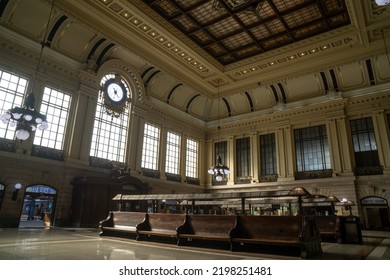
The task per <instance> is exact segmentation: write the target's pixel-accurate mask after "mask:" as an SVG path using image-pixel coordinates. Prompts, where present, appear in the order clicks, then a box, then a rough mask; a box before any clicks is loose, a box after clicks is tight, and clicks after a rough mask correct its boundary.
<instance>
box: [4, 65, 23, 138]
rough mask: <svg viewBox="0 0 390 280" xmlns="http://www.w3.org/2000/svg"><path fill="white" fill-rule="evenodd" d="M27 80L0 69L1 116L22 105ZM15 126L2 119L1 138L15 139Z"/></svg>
mask: <svg viewBox="0 0 390 280" xmlns="http://www.w3.org/2000/svg"><path fill="white" fill-rule="evenodd" d="M26 88H27V80H26V79H24V78H22V77H20V76H16V75H14V74H11V73H8V72H5V71H2V70H0V118H1V117H2V116H3V115H4V114H5V113H6V112H7V110H9V109H12V108H14V107H21V106H22V104H23V98H24V96H25V93H26ZM14 137H15V126H12V124H11V122H6V121H5V120H4V119H0V138H6V139H10V140H12V139H14Z"/></svg>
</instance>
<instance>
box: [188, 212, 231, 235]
mask: <svg viewBox="0 0 390 280" xmlns="http://www.w3.org/2000/svg"><path fill="white" fill-rule="evenodd" d="M187 223H188V225H189V226H190V228H191V230H192V232H191V234H195V235H220V236H229V234H230V231H231V230H232V229H233V228H234V226H235V223H236V216H234V215H229V216H224V215H187Z"/></svg>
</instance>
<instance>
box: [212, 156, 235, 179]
mask: <svg viewBox="0 0 390 280" xmlns="http://www.w3.org/2000/svg"><path fill="white" fill-rule="evenodd" d="M208 173H209V174H210V175H214V178H215V180H217V181H218V182H221V181H222V180H223V177H224V176H225V175H228V174H229V173H230V170H229V167H227V166H226V165H224V164H223V163H222V160H221V157H220V156H218V157H217V162H216V163H215V165H213V166H211V167H210V168H209V170H208Z"/></svg>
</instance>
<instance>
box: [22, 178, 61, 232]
mask: <svg viewBox="0 0 390 280" xmlns="http://www.w3.org/2000/svg"><path fill="white" fill-rule="evenodd" d="M56 199H57V191H56V190H55V189H54V188H51V187H49V186H44V185H34V186H30V187H28V188H27V189H26V192H25V194H24V198H23V207H22V211H21V214H20V223H19V227H49V226H51V225H52V224H53V217H54V210H55V204H56Z"/></svg>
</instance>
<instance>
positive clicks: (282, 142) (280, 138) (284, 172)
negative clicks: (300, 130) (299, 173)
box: [276, 125, 295, 181]
mask: <svg viewBox="0 0 390 280" xmlns="http://www.w3.org/2000/svg"><path fill="white" fill-rule="evenodd" d="M276 151H277V159H278V181H293V180H294V179H295V178H294V149H293V143H292V129H291V126H289V125H288V126H284V127H278V128H277V129H276Z"/></svg>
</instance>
